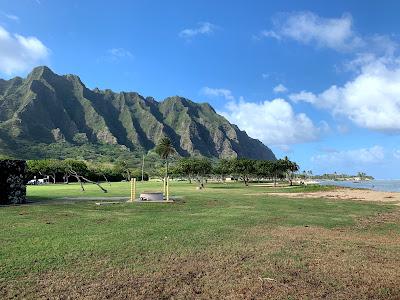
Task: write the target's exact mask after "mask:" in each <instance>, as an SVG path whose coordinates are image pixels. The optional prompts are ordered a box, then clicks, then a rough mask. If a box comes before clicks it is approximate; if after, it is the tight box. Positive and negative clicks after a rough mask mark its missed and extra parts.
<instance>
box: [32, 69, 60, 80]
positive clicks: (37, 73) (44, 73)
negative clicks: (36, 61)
mask: <svg viewBox="0 0 400 300" xmlns="http://www.w3.org/2000/svg"><path fill="white" fill-rule="evenodd" d="M53 76H56V74H55V73H54V72H53V71H52V70H51V69H50V68H49V67H47V66H38V67H36V68H34V69H33V70H32V72H31V73H29V75H28V78H32V79H40V78H49V77H53Z"/></svg>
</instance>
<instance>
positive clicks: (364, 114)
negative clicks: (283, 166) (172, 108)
mask: <svg viewBox="0 0 400 300" xmlns="http://www.w3.org/2000/svg"><path fill="white" fill-rule="evenodd" d="M274 2H276V3H273V2H272V1H239V0H237V1H222V0H221V1H206V0H202V1H195V0H193V1H183V0H182V1H172V0H171V1H161V0H160V1H122V0H121V1H118V0H116V1H101V0H98V1H90V0H86V1H79V0H69V1H59V0H16V1H5V0H0V78H5V79H8V78H12V77H14V76H26V75H27V74H28V73H29V71H31V69H32V68H33V67H35V66H37V65H47V66H49V67H50V68H51V69H52V70H53V71H54V72H56V73H58V74H76V75H79V76H80V78H81V80H82V81H83V82H84V83H85V84H86V85H87V87H89V88H95V87H98V88H100V89H106V88H109V89H112V90H114V91H117V92H118V91H136V92H138V93H140V94H141V95H143V96H145V97H146V96H152V97H154V98H156V99H157V100H159V101H162V100H163V99H165V98H166V97H169V96H174V95H179V96H183V97H185V98H188V99H191V100H193V101H195V102H209V103H210V104H211V105H212V106H213V107H214V108H215V110H216V111H217V112H218V113H220V114H222V115H223V116H225V117H226V118H227V119H228V120H229V121H230V122H232V123H234V124H237V125H238V126H239V128H241V129H242V130H245V131H246V132H247V133H248V134H249V135H250V136H251V137H254V138H257V139H259V140H261V141H262V142H263V143H264V144H265V145H267V146H269V147H270V148H271V149H272V150H273V151H274V153H275V154H276V156H277V157H283V156H285V155H287V156H288V157H289V158H290V159H292V160H295V161H296V162H298V164H299V165H300V168H301V170H312V172H313V173H314V174H321V173H328V172H329V173H333V172H338V173H343V172H344V173H347V174H354V173H357V172H359V171H362V172H366V173H367V174H370V175H372V176H374V177H376V178H380V179H395V178H400V174H399V172H400V171H399V170H400V54H399V48H400V45H399V41H400V18H399V17H398V12H399V11H400V1H389V0H387V1H349V0H346V1H312V0H309V1H299V0H297V1H274Z"/></svg>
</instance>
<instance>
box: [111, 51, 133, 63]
mask: <svg viewBox="0 0 400 300" xmlns="http://www.w3.org/2000/svg"><path fill="white" fill-rule="evenodd" d="M107 53H108V55H109V58H110V59H111V60H113V61H117V60H120V59H123V58H133V54H132V52H130V51H129V50H126V49H124V48H111V49H109V50H108V51H107Z"/></svg>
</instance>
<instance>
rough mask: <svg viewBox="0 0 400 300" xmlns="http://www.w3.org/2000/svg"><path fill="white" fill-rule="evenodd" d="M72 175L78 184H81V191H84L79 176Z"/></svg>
mask: <svg viewBox="0 0 400 300" xmlns="http://www.w3.org/2000/svg"><path fill="white" fill-rule="evenodd" d="M73 176H74V177H75V178H76V180H78V182H79V184H80V185H81V189H82V192H84V191H85V188H84V187H83V184H82V180H81V179H80V178H79V176H78V175H73Z"/></svg>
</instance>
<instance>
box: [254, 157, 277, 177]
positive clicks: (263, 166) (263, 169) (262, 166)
mask: <svg viewBox="0 0 400 300" xmlns="http://www.w3.org/2000/svg"><path fill="white" fill-rule="evenodd" d="M273 164H274V162H273V161H271V160H258V161H256V163H255V175H257V177H258V178H271V177H273Z"/></svg>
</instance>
